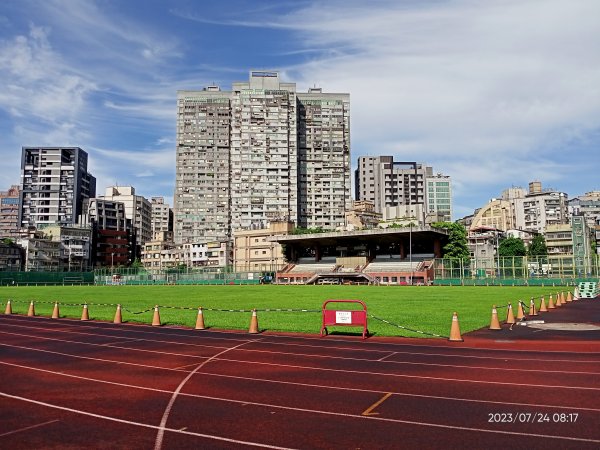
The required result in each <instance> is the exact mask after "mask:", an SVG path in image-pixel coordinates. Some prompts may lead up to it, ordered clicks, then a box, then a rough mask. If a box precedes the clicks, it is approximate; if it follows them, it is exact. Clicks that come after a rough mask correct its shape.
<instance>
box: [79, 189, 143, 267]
mask: <svg viewBox="0 0 600 450" xmlns="http://www.w3.org/2000/svg"><path fill="white" fill-rule="evenodd" d="M81 221H82V223H83V224H88V225H91V227H92V246H91V260H92V264H94V265H96V266H111V267H113V266H128V265H129V264H131V263H132V262H133V261H134V258H135V246H136V245H135V232H134V230H133V226H132V224H131V219H127V218H126V217H125V204H124V203H123V202H119V201H114V200H107V199H102V198H91V199H87V200H86V201H85V202H84V212H83V214H82V216H81Z"/></svg>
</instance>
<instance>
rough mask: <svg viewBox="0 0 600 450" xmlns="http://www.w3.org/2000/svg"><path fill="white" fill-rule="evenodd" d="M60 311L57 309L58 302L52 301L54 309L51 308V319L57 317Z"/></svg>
mask: <svg viewBox="0 0 600 450" xmlns="http://www.w3.org/2000/svg"><path fill="white" fill-rule="evenodd" d="M59 316H60V313H59V311H58V302H54V309H53V310H52V319H58V318H59Z"/></svg>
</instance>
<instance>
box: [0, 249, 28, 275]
mask: <svg viewBox="0 0 600 450" xmlns="http://www.w3.org/2000/svg"><path fill="white" fill-rule="evenodd" d="M23 261H24V254H23V248H22V247H21V246H19V245H17V244H14V243H6V242H2V241H0V271H7V272H17V271H20V270H21V269H22V266H23ZM0 278H2V275H1V274H0Z"/></svg>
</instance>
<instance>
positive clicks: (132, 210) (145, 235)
mask: <svg viewBox="0 0 600 450" xmlns="http://www.w3.org/2000/svg"><path fill="white" fill-rule="evenodd" d="M99 198H101V199H103V200H112V201H115V202H121V203H123V204H124V205H125V218H126V219H129V220H131V224H132V226H133V229H134V232H135V242H136V245H137V249H136V252H135V257H136V258H137V257H139V256H140V255H141V250H142V247H143V245H144V243H145V242H146V241H149V240H150V239H152V204H151V203H150V202H149V201H148V199H146V198H145V197H142V196H141V195H136V193H135V188H134V187H133V186H109V187H107V188H106V191H105V193H104V195H102V196H100V197H99Z"/></svg>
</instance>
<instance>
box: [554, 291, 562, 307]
mask: <svg viewBox="0 0 600 450" xmlns="http://www.w3.org/2000/svg"><path fill="white" fill-rule="evenodd" d="M555 305H556V307H557V308H560V307H561V306H562V303H561V302H560V294H559V293H558V292H557V293H556V303H555Z"/></svg>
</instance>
